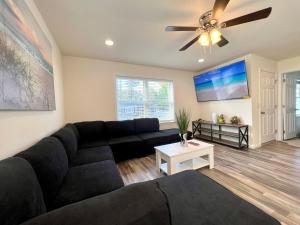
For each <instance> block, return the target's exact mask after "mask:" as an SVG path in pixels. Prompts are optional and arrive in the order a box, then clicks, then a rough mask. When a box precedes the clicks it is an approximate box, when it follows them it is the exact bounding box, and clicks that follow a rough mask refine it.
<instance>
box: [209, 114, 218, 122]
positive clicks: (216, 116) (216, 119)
mask: <svg viewBox="0 0 300 225" xmlns="http://www.w3.org/2000/svg"><path fill="white" fill-rule="evenodd" d="M218 116H219V115H218V113H215V112H213V113H212V114H211V119H212V122H213V123H217V122H218Z"/></svg>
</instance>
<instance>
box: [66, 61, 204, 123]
mask: <svg viewBox="0 0 300 225" xmlns="http://www.w3.org/2000/svg"><path fill="white" fill-rule="evenodd" d="M63 64H64V81H65V82H64V89H65V110H66V120H67V122H76V121H90V120H116V119H117V114H116V95H115V79H116V76H118V75H124V76H129V77H141V78H156V79H165V80H172V81H173V83H174V92H175V108H176V110H177V109H179V108H183V107H184V108H186V109H188V110H190V111H191V113H192V118H193V119H198V117H199V112H200V110H201V108H199V105H198V104H197V100H196V94H195V89H194V83H193V75H194V73H191V72H186V71H180V70H170V69H164V68H158V67H149V66H140V65H133V64H126V63H118V62H110V61H103V60H94V59H87V58H77V57H68V56H66V57H63ZM161 127H162V128H169V127H176V124H175V123H168V124H162V125H161Z"/></svg>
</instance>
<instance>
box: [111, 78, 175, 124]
mask: <svg viewBox="0 0 300 225" xmlns="http://www.w3.org/2000/svg"><path fill="white" fill-rule="evenodd" d="M118 79H128V80H142V81H148V82H149V81H154V82H155V81H156V82H170V83H171V84H172V91H173V113H172V116H173V119H171V120H160V119H159V118H158V120H159V123H160V124H167V123H175V109H176V106H175V88H174V81H173V80H168V79H158V78H151V77H140V76H128V75H116V76H115V90H114V94H115V100H116V102H115V109H116V110H115V113H116V114H115V115H116V120H118V121H119V118H118V95H117V80H118Z"/></svg>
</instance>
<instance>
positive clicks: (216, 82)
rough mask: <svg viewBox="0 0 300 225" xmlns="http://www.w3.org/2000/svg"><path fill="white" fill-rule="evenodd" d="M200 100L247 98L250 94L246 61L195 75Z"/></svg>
mask: <svg viewBox="0 0 300 225" xmlns="http://www.w3.org/2000/svg"><path fill="white" fill-rule="evenodd" d="M194 82H195V88H196V94H197V99H198V101H199V102H204V101H219V100H227V99H239V98H246V97H248V95H249V91H248V82H247V71H246V63H245V61H240V62H237V63H234V64H231V65H229V66H225V67H222V68H219V69H215V70H212V71H209V72H206V73H204V74H201V75H199V76H196V77H194Z"/></svg>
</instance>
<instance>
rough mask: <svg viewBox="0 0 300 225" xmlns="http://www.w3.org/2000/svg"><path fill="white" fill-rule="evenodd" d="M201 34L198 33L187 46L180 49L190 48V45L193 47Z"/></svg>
mask: <svg viewBox="0 0 300 225" xmlns="http://www.w3.org/2000/svg"><path fill="white" fill-rule="evenodd" d="M199 37H200V35H198V36H197V37H195V38H194V39H193V40H191V41H190V42H189V43H187V44H186V45H185V46H183V47H182V48H181V49H179V51H185V50H186V49H188V48H189V47H191V46H192V45H193V44H194V43H195V42H197V41H198V39H199Z"/></svg>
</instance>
